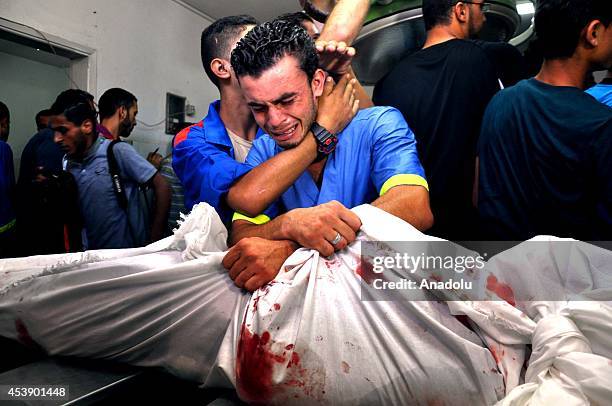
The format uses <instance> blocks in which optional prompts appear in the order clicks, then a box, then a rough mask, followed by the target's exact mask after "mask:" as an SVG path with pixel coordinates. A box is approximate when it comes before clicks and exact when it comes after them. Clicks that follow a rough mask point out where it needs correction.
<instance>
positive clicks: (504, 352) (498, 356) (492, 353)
mask: <svg viewBox="0 0 612 406" xmlns="http://www.w3.org/2000/svg"><path fill="white" fill-rule="evenodd" d="M489 351H491V355H492V356H493V359H494V360H495V363H496V364H500V362H501V359H502V358H503V356H504V355H506V351H504V350H502V352H501V354H498V353H497V351H496V350H495V348H493V347H491V348H489ZM500 355H501V357H500Z"/></svg>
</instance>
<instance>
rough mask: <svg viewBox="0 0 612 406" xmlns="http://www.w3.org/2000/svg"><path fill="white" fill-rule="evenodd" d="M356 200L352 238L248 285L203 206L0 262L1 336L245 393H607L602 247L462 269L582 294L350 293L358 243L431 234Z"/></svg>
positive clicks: (416, 399) (484, 398)
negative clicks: (128, 231)
mask: <svg viewBox="0 0 612 406" xmlns="http://www.w3.org/2000/svg"><path fill="white" fill-rule="evenodd" d="M354 211H355V212H356V213H357V214H358V215H359V216H360V218H361V220H362V223H363V227H362V232H360V233H359V236H358V241H357V242H356V243H354V244H353V245H351V246H350V247H349V248H348V249H346V250H344V251H342V252H340V253H336V254H335V255H334V256H333V257H331V258H329V259H327V258H321V257H319V255H318V253H316V252H314V251H312V250H304V249H302V250H299V251H297V252H296V253H295V254H294V255H293V256H291V257H290V258H289V259H288V260H287V262H286V263H285V264H284V266H283V268H282V269H281V272H280V273H279V275H278V276H277V278H276V279H275V281H273V282H272V283H271V284H269V285H267V286H266V287H264V288H262V289H260V290H259V291H257V292H255V293H254V294H253V296H252V297H251V295H249V294H246V293H244V292H243V291H241V290H239V289H238V288H236V287H235V286H234V285H233V283H232V282H231V280H230V279H229V277H228V276H227V272H226V271H225V270H224V269H223V268H222V266H221V264H220V262H221V259H222V258H223V255H224V254H223V253H222V252H220V251H223V250H224V249H225V238H226V235H225V234H223V226H222V225H221V223H220V221H219V220H218V218H217V217H216V214H215V213H214V211H212V209H210V208H209V207H208V206H206V205H204V204H201V205H198V206H196V209H194V212H192V214H191V215H190V216H189V217H188V219H187V223H186V224H185V225H184V227H182V228H181V230H179V232H178V233H177V235H175V237H169V238H168V239H166V240H163V241H160V242H158V243H156V244H152V245H150V246H148V247H144V248H139V249H131V250H112V251H110V250H106V251H104V250H102V251H93V252H88V253H84V254H67V255H56V256H47V257H31V258H26V259H15V260H0V272H1V275H2V276H3V277H4V279H3V280H2V282H3V283H2V284H1V285H0V291H1V293H0V335H2V336H5V337H10V338H15V339H19V340H21V341H22V342H24V343H27V344H28V343H29V344H34V343H35V345H37V346H40V347H42V348H43V349H44V350H46V351H47V352H48V353H50V354H60V355H74V356H79V357H91V358H101V359H110V360H116V361H121V362H128V363H131V364H134V365H144V366H161V367H164V368H166V369H168V370H169V371H171V372H173V373H174V374H176V375H178V376H181V377H184V378H187V379H191V380H195V381H198V382H201V383H204V384H205V385H206V386H211V387H219V386H221V387H235V388H236V389H237V390H238V394H239V395H240V397H241V398H242V399H244V400H246V401H248V402H252V403H267V404H282V403H287V404H312V403H321V404H351V405H353V404H363V405H370V404H423V405H426V404H431V405H437V404H449V405H450V404H452V405H463V404H465V405H477V404H487V405H488V404H494V403H496V402H498V401H500V402H502V404H508V405H510V404H512V405H514V404H527V403H528V402H529V399H531V403H530V404H550V403H549V402H550V401H551V400H552V399H556V398H557V397H559V396H563V399H565V400H567V399H571V400H572V401H574V400H575V404H582V403H585V402H586V401H587V400H591V401H596V402H599V404H606V403H610V399H612V393H611V392H610V388H612V383H611V381H610V380H611V378H612V364H611V363H612V361H610V359H611V358H612V354H611V353H612V350H611V344H610V343H611V342H612V327H611V326H612V314H611V311H610V309H611V307H610V303H609V302H604V301H603V299H606V298H609V297H610V296H609V294H610V292H609V291H605V290H603V289H600V287H601V286H611V284H610V280H609V278H610V264H611V263H612V258H611V257H610V254H609V253H608V252H607V251H604V250H600V249H596V248H592V247H591V246H588V245H586V244H584V245H578V243H577V245H576V249H575V252H574V255H578V256H580V255H583V257H584V264H583V265H585V266H584V269H582V270H581V271H580V272H582V274H580V273H578V274H572V273H570V272H569V270H568V269H564V268H563V262H562V261H560V256H559V255H560V253H555V252H552V251H551V252H533V253H531V254H530V255H529V256H528V257H529V259H525V260H524V261H531V262H530V263H521V261H520V258H514V257H516V255H512V253H510V255H506V254H507V253H502V254H500V255H499V256H498V257H496V258H493V259H492V260H491V261H489V263H488V265H487V268H485V270H483V271H481V272H482V273H481V274H480V275H474V281H475V283H486V282H483V281H486V278H487V275H489V274H494V275H495V276H496V278H498V279H499V280H500V281H503V282H504V283H507V284H509V285H511V286H512V288H513V290H514V294H515V295H516V296H517V297H518V296H519V295H520V296H521V297H526V296H525V292H529V289H532V290H534V291H535V290H537V289H541V288H542V285H541V284H544V285H545V284H546V283H547V282H546V281H547V278H551V277H558V278H568V275H569V276H571V278H569V279H572V280H571V281H570V282H571V283H570V285H571V286H569V287H570V288H571V287H574V289H573V290H572V289H570V290H569V291H573V292H576V293H582V294H585V295H589V294H591V295H597V297H593V298H592V299H593V300H592V301H582V302H570V303H568V302H567V301H565V302H562V301H556V302H533V301H531V302H524V303H523V302H520V301H517V303H516V307H514V306H512V305H510V304H508V303H505V302H501V301H497V302H495V301H488V302H482V301H448V302H447V301H445V300H446V299H448V300H453V299H457V298H455V297H450V296H452V292H451V293H449V292H445V293H442V294H440V292H437V293H436V295H437V296H434V295H431V296H430V297H428V299H431V300H429V301H362V300H361V289H360V280H361V277H362V276H363V275H364V273H363V272H362V271H361V266H360V243H361V241H372V240H381V241H412V240H435V239H434V238H433V237H429V236H426V235H424V234H422V233H420V232H418V231H417V230H415V229H414V228H413V227H411V226H410V225H408V224H407V223H405V222H403V221H401V220H399V219H397V218H395V217H393V216H391V215H389V214H387V213H385V212H382V211H380V210H378V209H376V208H373V207H371V206H360V207H358V208H355V209H354ZM207 236H208V238H207ZM580 244H581V243H580ZM215 251H217V252H215ZM563 255H564V257H563V258H565V259H566V260H567V254H563ZM507 258H512V261H507V260H506V259H507ZM515 259H516V260H517V261H514V260H515ZM533 261H536V262H533ZM574 262H575V261H574ZM512 264H517V265H516V266H532V267H534V272H533V273H532V275H533V278H534V280H533V281H521V280H514V279H513V275H517V274H516V273H514V272H513V270H512ZM538 267H540V268H546V269H544V270H542V271H541V272H538V271H537V269H536V268H538ZM360 275H361V276H360ZM521 275H524V273H522V274H521ZM555 275H556V276H555ZM413 277H414V278H415V280H418V278H419V277H423V275H422V274H420V273H418V272H417V273H415V274H413ZM606 278H608V279H606ZM585 281H587V282H588V283H586V282H585ZM567 287H568V285H567V284H566V288H567ZM440 295H442V296H444V295H447V296H449V297H440ZM595 299H596V300H597V301H595ZM455 315H459V316H461V315H465V316H467V317H468V318H469V319H470V324H471V327H472V328H467V327H466V326H465V325H464V324H462V323H461V322H460V321H459V320H458V319H457V318H456V317H455ZM559 320H563V321H559ZM566 321H567V322H566ZM532 341H534V353H533V355H532V358H531V361H530V363H529V369H527V371H526V375H525V370H524V369H523V365H524V359H525V356H526V348H527V347H526V345H527V344H531V343H532ZM523 378H524V379H525V382H526V383H525V384H524V385H521V386H517V385H519V384H521V383H523ZM505 395H507V396H506V398H505V399H503V398H504V396H505ZM502 399H503V400H502ZM580 402H582V403H580ZM557 403H559V402H557ZM564 404H565V403H564Z"/></svg>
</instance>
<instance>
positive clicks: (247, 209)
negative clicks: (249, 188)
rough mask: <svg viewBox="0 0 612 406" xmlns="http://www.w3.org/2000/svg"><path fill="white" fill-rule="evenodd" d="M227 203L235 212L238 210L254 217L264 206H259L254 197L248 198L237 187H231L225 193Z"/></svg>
mask: <svg viewBox="0 0 612 406" xmlns="http://www.w3.org/2000/svg"><path fill="white" fill-rule="evenodd" d="M227 204H228V206H229V207H231V208H232V209H234V210H235V211H237V212H240V213H242V214H244V215H245V216H248V217H256V216H258V215H260V214H261V213H262V212H263V211H264V210H265V209H266V208H265V207H260V206H261V205H259V204H257V202H256V201H254V199H252V198H249V196H248V195H247V194H246V193H242V192H241V191H240V190H239V189H235V188H232V189H230V190H229V192H228V193H227Z"/></svg>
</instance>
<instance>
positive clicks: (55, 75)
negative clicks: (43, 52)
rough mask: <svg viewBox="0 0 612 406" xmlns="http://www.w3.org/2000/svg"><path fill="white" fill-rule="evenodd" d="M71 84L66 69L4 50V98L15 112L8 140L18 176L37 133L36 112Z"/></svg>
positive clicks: (0, 61)
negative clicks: (24, 151) (31, 140)
mask: <svg viewBox="0 0 612 406" xmlns="http://www.w3.org/2000/svg"><path fill="white" fill-rule="evenodd" d="M68 83H69V81H68V77H67V76H66V75H65V73H64V69H63V68H58V67H56V66H53V65H47V64H44V63H40V62H35V61H32V60H30V59H25V58H21V57H19V56H14V55H9V54H6V53H3V52H0V89H1V90H0V100H2V101H3V102H4V103H5V104H6V105H7V106H8V108H9V111H10V113H11V132H10V135H9V139H8V143H9V145H10V146H11V149H12V150H13V158H14V162H15V176H17V174H18V173H19V162H20V160H21V152H22V151H23V148H24V147H25V145H26V144H27V142H28V141H29V139H30V138H31V137H32V135H34V134H35V133H36V122H35V121H34V117H35V116H36V113H38V112H39V111H40V110H42V109H48V108H49V107H50V106H51V104H52V103H53V100H55V97H56V96H57V94H58V93H59V92H61V91H62V90H64V89H66V87H68Z"/></svg>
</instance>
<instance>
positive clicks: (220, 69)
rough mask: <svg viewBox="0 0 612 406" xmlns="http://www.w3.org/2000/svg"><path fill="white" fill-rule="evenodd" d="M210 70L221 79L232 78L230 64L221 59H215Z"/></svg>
mask: <svg viewBox="0 0 612 406" xmlns="http://www.w3.org/2000/svg"><path fill="white" fill-rule="evenodd" d="M210 70H211V71H212V72H213V74H214V75H215V76H217V77H218V78H219V79H229V78H230V77H232V72H230V64H229V62H228V61H226V60H224V59H221V58H215V59H213V60H212V61H210Z"/></svg>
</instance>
